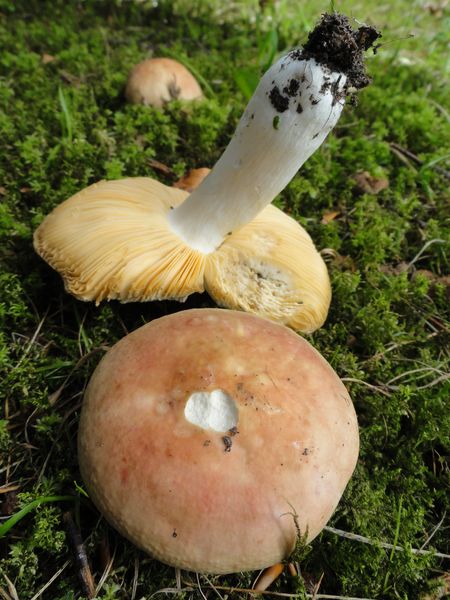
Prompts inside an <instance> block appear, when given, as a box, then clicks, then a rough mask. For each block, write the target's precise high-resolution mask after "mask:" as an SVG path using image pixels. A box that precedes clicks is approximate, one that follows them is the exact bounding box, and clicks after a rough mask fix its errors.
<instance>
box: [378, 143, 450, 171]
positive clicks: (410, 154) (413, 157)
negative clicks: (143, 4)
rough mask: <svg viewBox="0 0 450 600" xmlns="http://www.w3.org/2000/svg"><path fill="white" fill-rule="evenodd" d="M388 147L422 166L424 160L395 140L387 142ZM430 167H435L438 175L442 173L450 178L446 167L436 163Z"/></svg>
mask: <svg viewBox="0 0 450 600" xmlns="http://www.w3.org/2000/svg"><path fill="white" fill-rule="evenodd" d="M389 147H390V149H391V151H392V152H393V153H394V154H396V155H397V156H398V155H399V154H401V155H403V156H404V157H406V158H409V160H411V161H413V162H414V163H416V165H418V166H419V167H423V166H424V165H425V163H424V161H423V160H422V159H421V158H419V157H418V156H417V155H416V154H414V153H413V152H411V150H408V149H407V148H403V147H402V146H400V145H399V144H397V143H396V142H391V143H390V144H389ZM430 167H433V168H434V169H435V171H437V172H438V173H439V174H440V175H442V176H443V177H445V178H446V179H450V172H449V171H447V170H446V169H444V168H443V167H439V166H436V165H430Z"/></svg>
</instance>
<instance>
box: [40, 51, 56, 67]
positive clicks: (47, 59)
mask: <svg viewBox="0 0 450 600" xmlns="http://www.w3.org/2000/svg"><path fill="white" fill-rule="evenodd" d="M54 60H56V57H55V56H52V55H51V54H47V53H46V52H44V54H43V55H42V56H41V62H42V64H43V65H48V64H49V63H51V62H53V61H54Z"/></svg>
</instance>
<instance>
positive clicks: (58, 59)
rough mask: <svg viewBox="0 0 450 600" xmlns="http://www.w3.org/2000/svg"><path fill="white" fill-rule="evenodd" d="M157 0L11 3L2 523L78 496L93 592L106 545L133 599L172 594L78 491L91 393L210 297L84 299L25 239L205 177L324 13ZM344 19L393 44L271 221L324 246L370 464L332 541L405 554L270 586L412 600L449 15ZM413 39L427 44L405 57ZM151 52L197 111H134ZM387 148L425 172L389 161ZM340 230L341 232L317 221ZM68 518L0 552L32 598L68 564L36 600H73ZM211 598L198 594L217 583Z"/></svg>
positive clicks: (400, 11)
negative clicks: (259, 80) (278, 58)
mask: <svg viewBox="0 0 450 600" xmlns="http://www.w3.org/2000/svg"><path fill="white" fill-rule="evenodd" d="M153 4H154V3H152V2H150V1H148V2H147V1H144V2H137V1H132V2H121V1H119V0H114V1H112V2H107V3H104V2H103V3H101V2H94V1H86V2H83V3H67V2H63V1H62V0H53V1H52V2H51V3H50V2H46V1H44V2H42V0H40V1H38V0H28V1H27V2H22V1H21V2H10V1H7V0H0V43H1V46H2V52H1V54H0V139H1V140H2V152H1V153H0V242H1V244H0V260H1V272H0V289H1V296H0V331H1V334H0V397H1V398H2V408H3V414H2V415H0V452H1V461H2V464H1V468H2V471H1V473H2V476H3V477H5V479H4V480H3V481H2V484H3V483H7V484H10V483H11V482H12V483H13V484H14V486H15V485H19V486H20V487H19V489H18V490H13V491H11V492H8V494H11V496H8V498H9V499H8V502H7V503H5V505H4V506H5V507H6V508H5V511H6V512H7V514H6V516H8V515H9V514H11V513H12V514H14V513H15V512H17V511H18V510H20V508H21V507H22V506H24V504H26V503H27V502H30V501H33V500H34V499H36V498H37V497H39V496H42V495H55V494H56V495H58V494H69V495H71V496H74V497H76V498H79V501H77V504H76V505H75V506H74V507H72V506H71V507H69V508H71V509H72V508H73V509H74V512H75V516H76V519H77V520H78V523H79V526H80V528H81V532H82V535H83V537H84V538H85V539H86V548H87V551H88V554H89V557H90V559H91V561H92V569H93V572H94V576H95V578H96V580H97V581H98V580H99V578H100V577H101V575H102V573H103V571H104V564H103V563H101V562H100V561H99V559H98V549H99V547H100V545H102V544H103V545H104V544H105V540H106V539H107V540H109V541H108V544H109V547H110V549H113V548H115V557H114V563H113V566H112V569H111V571H110V574H109V576H108V579H107V581H106V583H105V586H104V587H103V589H102V591H101V592H100V597H101V598H127V597H130V596H131V593H132V589H133V583H134V581H135V577H136V581H137V595H136V597H150V596H151V594H152V593H154V592H155V591H157V590H158V589H162V588H166V587H174V586H175V583H176V582H175V575H174V571H173V569H171V568H169V567H165V566H163V565H161V564H160V563H158V562H157V561H153V560H152V559H150V558H148V557H146V556H145V555H144V554H143V553H141V552H139V551H138V550H137V549H136V548H134V547H133V546H132V545H131V544H129V543H128V542H126V541H125V540H123V539H122V538H121V537H120V536H119V535H118V534H117V533H115V532H114V531H113V530H112V529H111V528H110V527H109V526H108V525H107V524H106V523H105V522H104V521H103V520H102V521H99V517H98V514H97V512H96V511H95V509H94V508H93V506H92V504H91V502H90V500H89V499H88V498H86V497H85V495H84V494H83V493H82V492H81V491H80V488H79V487H78V484H76V483H75V481H77V482H81V478H80V474H79V471H78V464H77V457H76V432H77V425H78V417H79V408H80V404H81V398H82V394H83V390H84V389H85V386H86V384H87V381H88V379H89V377H90V375H91V373H92V371H93V369H94V367H95V365H96V364H97V363H98V360H99V359H100V357H101V356H102V354H103V353H104V352H105V350H106V349H107V347H110V346H111V345H112V344H114V343H115V342H116V341H117V340H118V339H120V338H121V337H122V336H123V335H124V334H125V333H127V332H129V331H132V330H133V329H135V328H136V327H138V326H139V325H141V324H143V323H144V322H146V321H148V320H150V319H153V318H155V317H158V316H162V315H164V314H167V313H169V312H172V311H175V310H180V309H181V308H186V307H193V306H206V305H211V304H212V303H211V301H210V300H209V299H208V298H207V297H206V296H204V295H203V296H195V297H192V298H190V299H188V301H187V303H186V304H185V305H183V306H181V305H179V304H176V303H170V302H161V303H150V304H143V305H133V304H131V305H119V304H117V303H114V302H112V303H110V304H102V305H101V306H99V307H95V306H92V305H90V304H83V303H80V302H77V301H76V300H74V299H73V298H72V297H69V296H68V295H67V294H66V293H65V292H64V289H63V286H62V283H61V281H60V279H59V277H58V276H57V275H56V274H55V273H54V272H52V271H51V270H50V269H49V268H48V267H47V265H45V264H44V263H43V261H41V260H40V259H39V258H38V257H37V256H36V255H35V254H34V252H33V249H32V232H33V230H34V229H35V227H36V226H37V225H38V224H39V223H40V222H41V220H42V219H43V217H44V215H46V214H47V213H48V212H49V211H50V210H51V209H52V208H53V207H54V206H56V205H57V204H58V203H59V202H61V201H62V200H64V199H65V198H67V197H69V196H71V195H72V194H74V193H76V192H77V191H78V190H80V189H82V188H83V187H85V186H87V185H89V184H91V183H93V182H95V181H97V180H99V179H102V178H116V177H128V176H141V175H148V176H152V177H156V178H158V179H160V180H161V181H163V182H165V183H168V184H170V183H171V182H172V181H173V178H174V177H171V176H168V175H165V174H164V173H163V172H161V171H158V170H156V169H155V168H154V167H153V166H152V165H153V164H154V163H153V162H152V161H154V160H157V161H160V162H162V163H164V164H165V165H167V166H168V167H170V168H171V169H172V171H173V173H174V176H180V175H181V174H183V173H184V171H185V170H186V169H188V168H191V167H201V166H212V165H213V164H214V162H215V161H216V160H217V158H218V157H219V155H220V153H221V152H222V150H223V148H224V147H225V145H226V144H227V142H228V140H229V138H230V136H231V135H232V133H233V130H234V127H235V125H236V123H237V121H238V119H239V117H240V114H241V112H242V110H243V107H244V104H245V97H246V94H247V93H248V90H249V89H251V88H252V86H254V82H255V78H256V77H257V75H258V73H259V72H260V71H261V68H262V66H263V63H264V62H267V60H269V59H270V56H271V55H273V54H274V52H281V51H283V50H285V49H287V48H291V47H293V46H294V45H296V44H297V43H298V42H299V41H300V40H302V39H304V34H305V31H306V30H307V29H308V28H309V27H310V26H311V25H312V24H313V23H314V21H315V20H316V18H317V16H318V14H319V12H322V11H323V10H327V9H329V3H324V4H323V6H321V7H317V6H315V5H314V3H309V5H308V6H306V5H305V4H304V3H297V2H291V1H290V0H281V1H280V2H277V8H276V10H274V9H273V7H272V5H271V3H262V2H261V3H260V2H257V1H256V0H255V1H253V0H252V1H251V2H234V3H230V4H229V5H226V3H225V4H224V3H223V2H221V1H220V2H219V0H217V1H216V0H213V1H208V2H206V0H205V1H200V2H197V1H194V0H176V1H173V2H168V1H167V2H166V1H163V2H160V3H159V5H158V6H156V7H154V6H153ZM261 5H265V6H263V7H262V8H261ZM337 8H338V9H340V10H343V11H347V12H348V13H349V14H352V15H355V16H356V17H357V18H359V19H361V20H368V21H373V22H374V23H376V24H377V25H378V26H379V27H380V28H382V29H383V32H384V38H383V39H384V40H385V41H386V45H385V46H384V47H382V48H380V50H379V52H378V54H377V56H373V57H371V59H370V72H371V75H372V77H373V80H374V82H373V85H372V86H370V87H369V88H367V90H364V92H363V93H362V94H361V95H360V99H359V104H358V106H356V107H346V108H345V111H344V114H343V117H342V118H341V120H340V122H339V124H338V126H337V127H336V129H335V132H334V133H333V134H332V135H330V136H329V138H328V139H327V140H326V142H325V144H324V145H323V146H322V148H321V149H320V151H318V152H317V153H316V154H315V155H314V156H313V157H312V158H311V159H310V160H309V161H308V162H307V163H306V164H305V165H304V167H303V168H302V169H301V171H300V173H299V174H298V175H297V176H296V177H295V178H294V180H293V181H292V182H291V183H290V185H289V186H288V188H287V189H286V190H285V191H284V192H283V193H282V194H281V195H280V197H279V198H277V199H276V203H277V204H278V205H279V206H280V207H282V208H283V209H284V210H285V211H286V212H288V213H289V214H291V216H293V217H294V218H296V219H298V220H299V221H300V222H301V223H302V225H304V226H305V227H306V228H307V230H308V231H309V232H310V234H311V235H312V237H313V239H314V241H315V242H316V244H317V246H318V247H319V248H320V249H326V252H324V256H325V257H326V260H327V262H328V267H329V271H330V274H331V279H332V286H333V302H332V306H331V311H330V315H329V318H328V321H327V323H326V325H325V327H323V328H322V329H321V330H319V331H317V332H316V333H315V334H314V335H313V336H311V340H312V342H313V343H314V345H315V346H316V347H317V348H318V349H319V350H320V351H321V352H322V353H323V354H324V355H325V356H326V358H327V359H328V360H329V361H330V362H331V364H332V365H333V366H334V367H335V369H336V370H337V371H338V373H339V374H340V375H341V376H342V377H343V378H344V380H345V381H346V384H347V386H348V387H349V390H350V392H351V395H352V397H353V399H354V402H355V406H356V409H357V412H358V418H359V422H360V427H361V455H360V461H359V464H358V467H357V470H356V472H355V475H354V477H353V479H352V480H351V482H350V485H349V486H348V488H347V490H346V492H345V495H344V498H343V499H342V502H341V503H340V505H339V507H338V509H337V511H336V513H335V515H334V517H333V520H332V523H331V525H333V526H335V527H337V528H341V529H344V530H346V531H351V532H354V533H358V534H361V535H363V536H366V537H368V538H370V539H371V540H374V541H377V540H379V541H386V542H390V543H393V541H394V539H395V538H396V536H397V538H398V541H397V543H398V544H399V545H401V546H403V547H404V548H405V549H406V551H405V552H395V553H391V552H390V551H388V550H386V549H383V548H381V547H378V546H376V545H375V546H374V545H364V544H361V543H358V542H356V541H353V540H347V539H343V538H340V537H338V536H335V535H333V534H332V533H330V532H328V531H324V532H323V533H322V534H321V535H320V537H319V538H318V539H317V540H315V541H314V542H313V543H312V544H311V545H310V546H308V552H306V553H303V554H302V557H301V558H302V565H301V567H302V574H303V575H304V579H299V580H297V579H295V578H290V577H289V576H288V575H287V574H284V575H283V576H282V577H281V578H280V580H279V581H278V582H276V584H275V586H274V589H275V590H277V591H280V592H283V593H287V592H292V593H295V592H297V593H299V594H300V593H303V592H304V590H305V582H308V581H309V582H311V581H312V582H313V583H317V581H318V580H319V578H320V577H321V575H322V573H323V574H324V576H323V579H322V583H321V586H320V592H322V593H327V594H334V595H347V596H358V597H374V598H375V597H377V598H383V599H387V600H389V599H390V598H408V599H410V600H413V599H415V598H419V597H420V594H421V593H422V592H423V591H424V590H426V589H428V583H427V582H428V581H429V580H431V579H433V578H434V577H435V570H439V569H443V568H445V565H444V563H442V562H441V561H439V560H437V559H435V558H433V557H430V556H425V557H424V556H417V555H414V554H413V553H411V552H410V551H409V549H410V548H411V547H415V548H418V547H420V546H421V545H422V544H423V543H424V542H426V540H427V538H428V536H429V535H430V534H431V532H432V531H433V529H434V527H435V526H436V525H437V524H438V522H439V521H440V519H441V517H442V516H443V515H444V512H445V510H446V508H447V500H446V499H447V494H448V474H449V464H448V455H449V446H448V440H449V439H450V423H449V419H448V406H447V405H448V396H449V385H448V380H446V379H445V373H446V371H447V370H448V355H447V354H446V351H445V346H446V340H447V336H448V327H449V324H448V284H446V280H445V279H444V276H445V275H446V273H448V258H447V257H448V245H446V244H445V241H448V239H449V234H448V223H446V222H445V218H446V214H447V213H446V211H447V210H448V207H447V203H448V179H446V177H445V176H443V174H442V171H440V170H439V168H438V167H440V168H441V169H444V170H445V169H447V171H448V168H449V167H448V155H449V148H448V139H449V138H450V130H449V124H448V115H447V112H448V96H449V89H448V85H447V84H446V83H445V76H444V75H445V65H443V58H442V57H443V56H445V52H446V38H445V23H446V21H445V19H447V20H448V16H445V15H444V16H443V17H442V18H441V19H440V18H438V17H436V16H433V15H432V14H431V13H430V12H429V11H427V10H426V9H425V8H424V7H422V6H418V5H417V6H416V5H411V3H410V2H408V1H407V0H397V1H396V2H395V3H391V5H390V6H389V11H388V12H382V11H381V9H380V10H378V9H377V10H375V9H374V8H373V6H372V5H371V4H370V3H368V2H359V3H356V2H350V1H347V2H345V1H344V0H343V1H342V3H341V4H340V5H339V6H337ZM411 30H415V31H417V35H416V37H415V38H413V39H405V37H406V36H407V34H408V33H409V32H410V31H411ZM152 53H154V54H155V55H164V54H167V55H171V56H178V57H180V58H181V59H183V60H185V61H187V62H188V63H189V64H190V65H192V67H193V68H194V69H195V70H196V72H198V73H199V74H200V75H201V76H202V77H203V78H204V79H205V81H207V82H208V84H209V86H210V88H211V89H210V90H208V91H207V99H206V100H205V101H204V102H202V103H198V104H192V105H186V104H182V103H173V104H171V105H169V106H168V107H167V108H166V109H165V110H164V111H159V110H153V109H149V108H147V107H142V106H130V105H127V104H126V103H125V101H124V98H123V88H124V84H125V81H126V74H127V72H128V69H129V68H130V67H131V66H132V65H133V64H135V63H136V62H138V61H139V60H141V59H142V58H144V57H146V56H148V55H150V54H152ZM44 54H46V55H49V56H50V60H49V59H48V57H47V61H43V60H42V57H43V55H44ZM446 111H447V112H446ZM395 144H396V145H398V146H400V147H401V148H403V149H404V150H406V151H409V152H410V153H412V154H413V155H415V157H416V159H414V158H411V157H409V158H408V157H407V155H405V154H403V155H402V154H401V153H400V154H399V153H398V152H395V151H394V150H395V147H394V146H393V145H395ZM446 157H447V159H446ZM436 161H438V162H436ZM359 171H368V172H369V173H370V174H371V175H372V176H374V177H378V178H387V179H388V180H389V186H388V188H387V189H385V190H383V191H382V192H380V193H379V194H377V195H373V194H367V193H366V194H361V192H360V191H358V190H356V189H355V180H354V175H355V174H356V173H357V172H359ZM330 212H332V213H336V214H335V216H334V218H333V219H332V220H331V221H329V222H328V223H325V222H324V220H323V216H324V215H326V214H327V213H330ZM6 475H7V476H8V478H6ZM17 491H18V492H19V496H18V498H16V499H15V496H14V494H16V493H17ZM5 497H6V495H5ZM63 510H67V506H64V507H62V506H61V505H60V504H58V503H53V504H48V505H45V506H40V507H39V508H38V509H37V510H36V511H35V512H33V513H32V514H31V513H30V514H29V515H27V516H26V517H25V518H23V519H22V520H21V521H20V522H19V523H18V524H17V525H16V526H15V527H14V528H13V529H12V530H11V531H10V532H9V534H8V539H7V541H6V542H5V543H4V545H3V546H2V547H1V549H0V552H1V553H2V554H0V561H1V563H0V569H1V571H2V572H3V573H4V574H6V575H7V577H8V578H9V579H10V580H11V581H12V582H13V585H14V586H15V588H16V590H17V593H18V596H19V597H21V598H22V597H23V598H28V597H30V598H31V597H33V595H34V594H36V593H37V592H38V591H39V590H40V589H41V588H42V586H44V585H45V584H46V582H48V581H49V579H50V577H52V575H53V574H54V573H56V572H57V571H58V570H59V569H61V568H62V567H63V565H64V564H65V562H66V561H67V560H69V561H70V562H69V566H68V567H67V568H66V569H65V570H64V571H63V572H61V574H60V575H59V576H58V577H57V579H56V580H55V581H54V582H53V583H52V585H51V586H50V587H49V588H48V589H47V590H46V591H45V598H49V599H50V598H54V599H63V598H64V599H66V600H69V599H75V598H80V597H82V592H81V589H80V586H79V583H78V580H77V573H76V565H75V563H74V560H73V558H72V555H71V553H70V549H69V547H68V543H67V540H66V533H65V529H64V527H63V524H62V518H61V516H62V512H63ZM429 547H435V548H437V549H439V550H440V551H441V552H447V553H448V552H450V550H449V540H448V526H446V525H442V526H441V527H440V528H438V530H437V531H436V533H435V535H434V536H433V538H432V541H431V542H430V544H429ZM136 565H138V567H139V568H138V571H137V574H136V570H135V569H136ZM186 578H189V576H188V575H186ZM252 580H253V574H251V573H245V574H239V575H235V576H227V577H221V578H212V579H210V581H212V582H213V584H214V585H224V586H234V585H235V586H238V587H243V588H244V587H249V586H251V584H252ZM191 581H192V586H193V587H194V589H196V587H197V582H196V580H195V578H194V579H191ZM200 581H201V585H202V588H203V589H204V590H205V591H206V588H207V587H208V586H209V583H208V581H207V580H206V579H200ZM0 585H1V586H3V587H4V588H5V585H6V584H5V582H2V583H0ZM196 592H197V590H196ZM196 592H194V593H196ZM223 593H224V595H225V594H226V592H223ZM178 597H180V598H182V597H186V598H188V597H192V592H186V593H185V594H179V595H178ZM230 597H231V596H230Z"/></svg>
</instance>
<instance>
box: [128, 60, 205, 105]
mask: <svg viewBox="0 0 450 600" xmlns="http://www.w3.org/2000/svg"><path fill="white" fill-rule="evenodd" d="M125 97H126V99H127V100H128V102H131V103H132V104H145V105H148V106H154V107H156V108H162V107H163V106H164V105H165V104H167V103H168V102H170V101H171V100H199V99H201V98H203V93H202V90H201V88H200V86H199V84H198V82H197V80H196V79H195V77H194V76H193V75H192V74H191V73H190V71H188V69H186V67H185V66H184V65H182V64H181V63H179V62H178V61H176V60H173V59H172V58H148V59H147V60H144V61H142V62H140V63H139V64H137V65H136V66H135V67H133V68H132V69H131V71H130V74H129V75H128V80H127V85H126V88H125Z"/></svg>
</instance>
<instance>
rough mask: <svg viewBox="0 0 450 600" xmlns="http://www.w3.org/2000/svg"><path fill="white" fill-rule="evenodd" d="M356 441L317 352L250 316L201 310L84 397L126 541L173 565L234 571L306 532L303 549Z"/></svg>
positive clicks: (157, 327) (138, 345)
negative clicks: (299, 533) (227, 429)
mask: <svg viewBox="0 0 450 600" xmlns="http://www.w3.org/2000/svg"><path fill="white" fill-rule="evenodd" d="M202 395H203V396H202ZM190 405H192V406H190ZM191 408H192V410H191ZM235 424H237V427H236V425H235ZM228 426H230V430H229V431H223V428H224V427H228ZM358 439H359V438H358V425H357V421H356V415H355V411H354V409H353V405H352V402H351V400H350V398H349V396H348V393H347V391H346V389H345V387H344V385H343V384H342V382H341V381H340V380H339V378H338V377H337V375H336V373H335V372H334V371H333V370H332V368H331V367H330V366H329V365H328V363H327V362H326V361H325V360H324V359H323V358H322V357H321V356H320V354H319V353H318V352H317V351H316V350H314V348H313V347H312V346H311V345H310V344H308V342H306V341H305V340H304V339H303V338H301V337H300V336H298V335H296V334H295V333H294V332H292V331H291V330H289V329H287V328H286V327H282V326H279V325H276V324H274V323H272V322H270V321H267V320H265V319H261V318H259V317H256V316H254V315H249V314H246V313H242V312H235V311H224V310H219V309H200V310H188V311H182V312H178V313H176V314H173V315H170V316H168V317H163V318H161V319H158V320H156V321H152V322H151V323H149V324H147V325H145V326H144V327H141V328H140V329H138V330H136V331H134V332H133V333H131V334H130V335H128V336H126V337H125V338H123V339H122V340H121V341H120V342H119V343H118V344H116V345H115V346H114V347H113V348H112V349H111V350H110V351H109V352H108V353H107V354H106V356H105V357H104V358H103V360H102V361H101V363H100V364H99V366H98V367H97V369H96V371H95V373H94V375H93V377H92V379H91V381H90V383H89V386H88V389H87V392H86V395H85V398H84V403H83V409H82V415H81V421H80V428H79V460H80V468H81V473H82V476H83V478H84V481H85V483H86V486H87V489H88V491H89V494H90V497H91V498H92V500H93V501H94V503H95V504H96V505H97V506H98V508H99V509H100V510H101V512H102V513H103V514H104V515H105V517H106V518H107V519H108V520H109V521H110V523H111V524H113V525H114V526H115V527H116V528H117V529H118V530H119V531H120V532H121V533H122V534H123V535H124V536H126V537H127V538H129V539H130V540H131V541H133V542H134V543H135V544H137V545H138V546H139V547H141V548H143V549H144V550H146V551H147V552H149V553H150V554H151V555H152V556H154V557H155V558H158V559H160V560H161V561H163V562H165V563H167V564H170V565H173V566H175V567H180V568H183V569H187V570H192V571H200V572H211V573H228V572H235V571H243V570H252V569H260V568H264V567H267V566H269V565H272V564H275V563H278V562H280V561H282V560H284V559H286V558H287V557H288V556H289V554H290V553H291V552H292V549H293V548H294V546H295V543H296V540H297V535H298V530H297V525H298V526H299V528H300V532H301V534H302V535H303V534H305V533H307V538H308V540H312V539H313V538H314V537H315V536H316V535H317V534H318V533H319V532H320V531H321V529H322V528H323V527H324V525H325V524H326V522H327V521H328V519H329V518H330V516H331V514H332V513H333V511H334V509H335V508H336V505H337V503H338V501H339V499H340V497H341V494H342V493H343V491H344V488H345V486H346V484H347V481H348V479H349V478H350V475H351V473H352V471H353V469H354V467H355V463H356V459H357V455H358Z"/></svg>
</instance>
